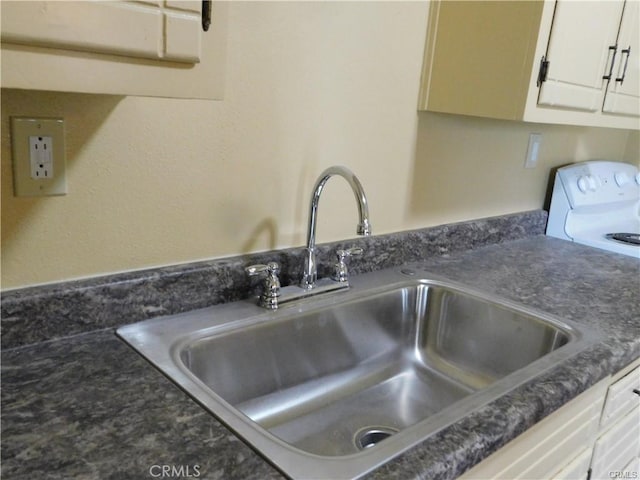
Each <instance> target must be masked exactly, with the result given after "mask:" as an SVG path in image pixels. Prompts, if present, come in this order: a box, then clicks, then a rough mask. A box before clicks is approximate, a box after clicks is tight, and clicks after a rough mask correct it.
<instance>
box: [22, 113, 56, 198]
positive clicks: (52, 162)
mask: <svg viewBox="0 0 640 480" xmlns="http://www.w3.org/2000/svg"><path fill="white" fill-rule="evenodd" d="M39 139H42V140H39ZM36 144H38V145H41V146H43V147H44V145H47V152H44V153H41V152H42V151H40V152H37V153H36V152H33V153H32V150H37V149H35V148H34V147H35V145H36ZM11 150H12V160H13V191H14V194H15V196H17V197H35V196H47V195H66V194H67V178H66V158H65V147H64V121H63V119H61V118H27V117H11ZM45 163H47V164H48V165H45ZM41 165H42V166H41ZM45 170H46V171H47V173H48V174H49V173H50V175H44V172H45ZM40 174H42V177H41V176H40Z"/></svg>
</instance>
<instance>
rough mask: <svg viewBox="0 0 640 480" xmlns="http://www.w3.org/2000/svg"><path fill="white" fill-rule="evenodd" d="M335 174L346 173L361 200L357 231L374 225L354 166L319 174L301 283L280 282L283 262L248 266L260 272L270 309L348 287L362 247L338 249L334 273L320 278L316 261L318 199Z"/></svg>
mask: <svg viewBox="0 0 640 480" xmlns="http://www.w3.org/2000/svg"><path fill="white" fill-rule="evenodd" d="M334 175H340V176H341V177H343V178H344V179H345V180H346V181H347V182H348V183H349V185H351V189H352V190H353V193H354V194H355V196H356V200H357V202H358V213H359V214H360V223H358V228H357V230H356V233H357V234H358V235H371V225H370V224H369V208H368V206H367V197H366V196H365V194H364V189H363V188H362V185H361V184H360V181H359V180H358V177H356V176H355V175H354V174H353V172H352V171H351V170H349V169H348V168H346V167H339V166H335V167H329V168H327V169H326V170H325V171H324V172H322V174H321V175H320V176H319V177H318V180H317V181H316V185H315V187H314V189H313V196H312V197H311V210H310V212H309V230H308V232H307V248H306V252H305V253H306V256H305V261H304V274H303V277H302V283H301V284H300V286H298V285H288V286H286V287H281V286H280V279H279V278H278V272H279V271H280V266H279V265H278V264H277V263H276V262H269V263H266V264H257V265H251V266H249V267H246V268H245V271H246V272H247V274H248V275H249V276H252V277H253V276H261V277H263V282H262V293H261V294H260V298H259V300H258V305H260V306H261V307H263V308H267V309H269V310H276V309H278V308H279V306H280V305H283V304H286V303H292V302H297V301H299V300H302V299H304V298H306V297H310V296H314V295H319V294H325V293H331V292H338V291H344V290H346V289H348V288H349V271H348V263H349V259H350V258H351V257H353V256H357V255H362V253H363V250H362V248H359V247H352V248H348V249H346V250H343V249H340V250H338V251H336V255H337V257H338V260H337V263H336V264H335V265H334V266H333V268H334V271H333V275H332V276H331V277H330V278H324V279H322V280H320V281H318V268H317V264H316V220H317V217H318V202H319V201H320V194H321V193H322V189H323V188H324V186H325V184H326V183H327V180H329V178H331V177H332V176H334Z"/></svg>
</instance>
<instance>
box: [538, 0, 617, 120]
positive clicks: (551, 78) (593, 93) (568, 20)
mask: <svg viewBox="0 0 640 480" xmlns="http://www.w3.org/2000/svg"><path fill="white" fill-rule="evenodd" d="M623 5H624V2H623V1H619V0H610V1H605V2H602V1H598V2H575V1H571V0H558V1H557V2H556V8H555V14H554V18H553V26H552V28H551V35H550V38H549V44H548V47H547V55H546V60H547V61H548V62H549V66H548V70H547V78H546V81H545V82H544V83H543V84H542V87H541V88H540V94H539V97H538V104H539V105H547V106H553V107H560V108H568V109H574V110H582V111H589V112H597V111H600V110H601V108H602V101H603V92H604V88H605V87H606V84H607V82H606V80H604V79H603V78H602V77H603V75H604V74H605V72H607V71H608V68H607V67H608V66H609V62H610V61H611V56H612V54H613V52H612V51H610V49H609V47H610V46H614V45H615V44H616V38H617V34H618V27H619V25H620V18H621V16H622V10H623Z"/></svg>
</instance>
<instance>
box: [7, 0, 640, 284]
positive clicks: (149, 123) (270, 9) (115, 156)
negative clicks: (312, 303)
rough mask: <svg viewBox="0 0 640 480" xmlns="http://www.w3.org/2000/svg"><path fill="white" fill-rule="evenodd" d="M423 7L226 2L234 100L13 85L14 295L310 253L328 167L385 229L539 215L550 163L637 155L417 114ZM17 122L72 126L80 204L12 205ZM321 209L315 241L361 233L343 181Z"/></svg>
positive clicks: (593, 139)
mask: <svg viewBox="0 0 640 480" xmlns="http://www.w3.org/2000/svg"><path fill="white" fill-rule="evenodd" d="M427 10H428V5H427V3H426V2H388V3H387V2H256V3H254V2H234V3H231V4H230V9H229V38H228V51H227V62H228V64H227V78H226V89H225V99H224V100H223V101H201V100H172V99H158V98H140V97H113V96H99V95H81V94H59V93H50V92H33V91H19V90H3V91H2V170H1V175H2V288H4V289H9V288H15V287H20V286H26V285H33V284H39V283H46V282H53V281H60V280H66V279H71V278H78V277H84V276H92V275H99V274H105V273H111V272H117V271H123V270H129V269H139V268H145V267H150V266H156V265H166V264H174V263H180V262H188V261H193V260H198V259H205V258H214V257H220V256H227V255H232V254H238V253H242V252H247V251H256V250H264V249H270V248H276V247H286V246H293V245H302V244H303V243H304V240H305V234H306V221H307V209H308V201H309V196H310V191H311V188H312V185H313V182H314V180H315V178H316V176H317V175H318V174H319V173H320V172H321V171H322V170H323V169H324V168H326V167H327V166H330V165H333V164H343V165H347V166H349V167H350V168H351V169H352V170H354V172H356V174H357V175H358V176H359V178H360V180H361V182H362V184H363V185H364V187H365V190H366V192H367V195H368V197H369V202H370V212H371V219H372V224H373V229H374V233H387V232H392V231H398V230H404V229H409V228H416V227H421V226H426V225H434V224H439V223H443V222H449V221H457V220H461V219H468V218H474V217H480V216H488V215H496V214H501V213H507V212H513V211H520V210H527V209H532V208H540V207H541V206H542V203H543V199H544V191H545V189H546V185H547V178H548V173H549V172H548V170H549V168H550V167H551V166H554V165H559V164H562V163H567V162H570V161H572V160H574V159H579V160H581V159H587V158H592V157H606V158H611V159H617V160H623V159H624V158H625V151H626V152H627V153H626V155H627V157H628V158H627V159H629V158H631V160H632V161H637V160H635V159H634V158H633V155H635V154H634V149H633V148H631V147H629V146H628V144H629V133H628V132H627V131H624V130H607V129H593V128H578V127H557V126H546V125H545V126H540V125H528V124H521V123H510V122H498V121H492V120H483V119H474V118H465V117H453V116H447V115H438V114H430V113H420V114H418V113H417V111H416V105H417V96H418V85H419V81H420V69H421V62H422V51H423V46H424V38H425V29H426V16H427ZM11 115H34V116H62V117H64V118H65V122H66V129H67V138H66V141H67V156H68V158H67V168H68V170H67V171H68V185H69V194H68V195H67V196H65V197H58V198H55V197H51V198H38V199H29V198H15V197H13V192H12V186H11V181H12V180H11V158H10V143H9V133H8V118H9V116H11ZM533 131H536V132H542V133H543V135H544V137H543V146H542V150H541V159H540V166H539V167H538V168H537V169H536V170H533V171H531V170H524V169H523V168H522V166H523V161H524V153H525V151H526V147H527V140H528V134H529V133H530V132H533ZM636 139H637V136H636ZM635 152H636V153H637V148H636V149H635ZM319 216H320V222H319V225H318V240H319V241H329V240H336V239H341V238H347V237H352V236H354V234H355V225H356V206H355V202H354V200H353V198H352V194H351V192H350V190H349V189H348V187H347V184H346V183H345V182H344V181H342V180H341V179H333V180H331V181H330V182H329V183H328V184H327V187H326V190H325V192H324V193H323V198H322V199H321V205H320V212H319Z"/></svg>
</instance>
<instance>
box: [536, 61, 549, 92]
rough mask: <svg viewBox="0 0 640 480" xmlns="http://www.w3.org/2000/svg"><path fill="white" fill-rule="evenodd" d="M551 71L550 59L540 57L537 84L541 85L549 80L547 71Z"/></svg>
mask: <svg viewBox="0 0 640 480" xmlns="http://www.w3.org/2000/svg"><path fill="white" fill-rule="evenodd" d="M548 71H549V60H547V59H546V57H544V56H543V57H542V58H541V59H540V70H538V81H537V83H536V86H537V87H539V86H540V85H542V83H543V82H546V81H547V72H548Z"/></svg>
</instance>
